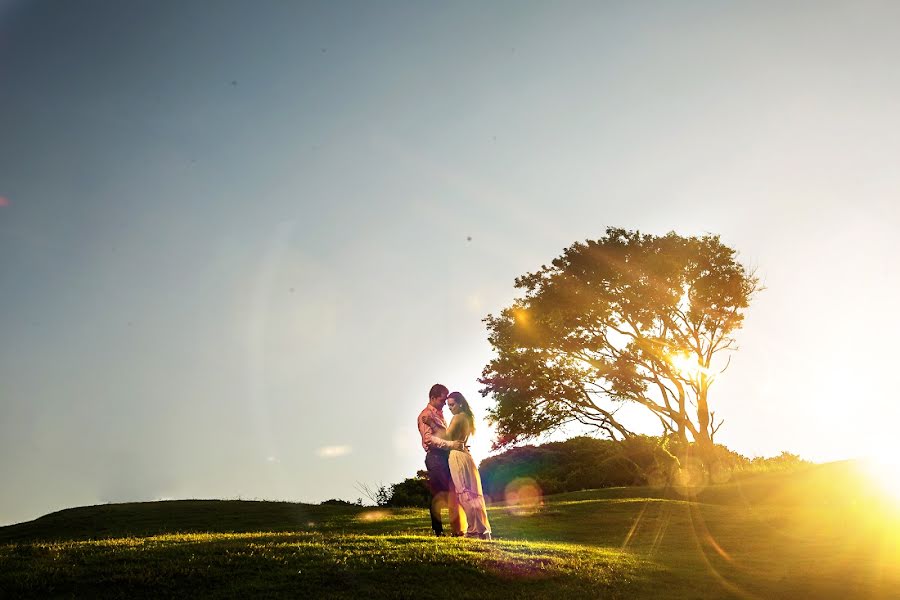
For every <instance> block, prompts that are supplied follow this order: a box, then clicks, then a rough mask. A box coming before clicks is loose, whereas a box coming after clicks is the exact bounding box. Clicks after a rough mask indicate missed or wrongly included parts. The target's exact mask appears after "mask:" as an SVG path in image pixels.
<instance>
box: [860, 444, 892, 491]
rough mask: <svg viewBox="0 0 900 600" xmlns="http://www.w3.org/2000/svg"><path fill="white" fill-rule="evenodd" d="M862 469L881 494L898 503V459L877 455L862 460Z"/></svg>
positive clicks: (887, 454) (885, 454)
mask: <svg viewBox="0 0 900 600" xmlns="http://www.w3.org/2000/svg"><path fill="white" fill-rule="evenodd" d="M862 464H863V468H864V470H865V472H866V474H867V475H868V476H869V478H870V479H871V480H872V481H874V482H875V484H876V485H877V486H878V487H879V488H880V489H881V491H882V493H884V494H885V495H887V496H889V497H890V498H892V499H893V500H894V501H895V502H897V503H900V457H897V456H894V455H892V454H890V453H877V454H874V455H870V456H868V457H867V458H864V459H863V461H862Z"/></svg>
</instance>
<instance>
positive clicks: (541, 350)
mask: <svg viewBox="0 0 900 600" xmlns="http://www.w3.org/2000/svg"><path fill="white" fill-rule="evenodd" d="M515 286H516V288H518V289H519V290H521V291H522V292H523V293H522V295H521V297H519V298H518V299H516V300H515V301H514V302H513V303H512V305H511V306H509V307H507V308H505V309H503V311H502V312H500V314H499V315H497V316H494V315H488V316H487V317H486V318H485V323H486V324H487V328H488V333H489V338H488V339H489V341H490V343H491V345H492V346H493V347H494V350H495V351H496V357H495V358H494V359H493V360H492V361H491V362H490V363H489V364H488V365H487V366H486V367H485V368H484V372H483V375H482V379H481V380H480V381H481V383H482V384H483V385H484V386H485V387H484V389H482V391H481V393H482V395H484V396H487V395H488V394H490V395H492V396H493V398H494V400H495V404H494V406H493V407H492V408H491V409H490V411H489V419H490V420H491V421H492V422H493V423H494V424H495V425H496V426H497V434H498V437H497V441H496V442H495V446H496V447H498V448H499V447H503V446H507V445H510V444H513V443H515V442H518V441H521V440H526V439H529V438H534V437H537V436H539V435H541V434H543V433H545V432H548V431H552V430H554V429H556V428H558V427H560V426H562V425H564V424H567V423H570V422H578V423H582V424H587V425H593V426H595V427H597V428H598V429H599V430H601V431H603V432H605V433H606V434H607V435H608V436H609V437H611V438H613V439H623V438H627V437H630V436H632V435H634V434H633V432H632V431H631V430H630V429H629V428H628V424H627V423H622V422H620V420H619V419H617V416H616V411H617V409H618V408H619V407H621V406H622V403H625V402H632V403H637V404H639V405H640V406H643V407H645V408H646V409H647V410H648V411H650V412H651V413H652V414H653V415H655V416H656V417H657V418H658V420H659V423H660V425H661V427H662V434H663V435H666V436H675V437H677V439H679V440H681V441H683V442H696V443H697V444H698V445H699V446H700V450H701V452H702V453H705V452H706V451H709V450H711V449H712V446H713V437H714V435H715V433H716V431H717V430H718V428H719V427H720V426H721V424H722V421H721V419H720V420H718V421H717V420H716V415H715V412H714V411H713V410H712V409H711V407H710V399H709V389H710V386H711V385H712V384H713V382H714V381H715V377H716V375H717V374H718V373H720V372H721V371H723V370H724V369H725V368H727V366H728V361H730V354H731V351H732V350H734V349H735V348H736V346H735V339H734V337H733V336H734V332H735V331H736V330H737V329H739V328H740V326H741V324H742V322H743V319H744V310H745V309H746V308H747V306H748V305H749V302H750V300H751V298H752V296H753V295H754V293H755V292H757V291H758V290H759V289H760V287H759V281H758V279H757V278H756V277H755V276H754V275H753V273H752V272H751V271H749V270H748V269H747V268H746V267H744V266H743V265H741V264H740V263H739V262H738V261H737V259H736V256H735V251H734V250H733V249H732V248H729V247H728V246H726V245H724V244H723V243H722V242H721V241H720V239H719V237H718V236H713V235H707V236H703V237H682V236H679V235H677V234H675V233H669V234H667V235H664V236H654V235H647V234H641V233H640V232H636V231H626V230H623V229H616V228H609V229H607V230H606V235H605V236H604V237H603V238H601V239H599V240H588V241H586V242H584V243H576V244H574V245H572V246H571V247H570V248H568V249H566V250H565V251H564V252H563V254H562V255H561V256H560V257H559V258H557V259H555V260H554V261H553V262H552V264H551V265H549V266H547V265H544V266H542V267H541V268H540V270H538V271H536V272H534V273H529V274H526V275H523V276H522V277H519V278H518V279H516V282H515Z"/></svg>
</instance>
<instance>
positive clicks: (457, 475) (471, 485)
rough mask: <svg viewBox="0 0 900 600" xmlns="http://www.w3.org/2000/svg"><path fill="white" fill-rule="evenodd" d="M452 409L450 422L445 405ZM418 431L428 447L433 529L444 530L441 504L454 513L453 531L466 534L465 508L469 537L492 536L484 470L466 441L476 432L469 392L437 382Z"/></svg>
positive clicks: (426, 451) (421, 417)
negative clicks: (463, 528) (451, 390)
mask: <svg viewBox="0 0 900 600" xmlns="http://www.w3.org/2000/svg"><path fill="white" fill-rule="evenodd" d="M445 405H446V406H447V407H448V408H449V409H450V412H451V413H453V418H452V419H451V420H450V425H447V424H446V421H444V406H445ZM418 426H419V434H420V435H421V436H422V447H423V448H424V449H425V468H426V469H427V470H428V487H429V489H430V490H431V529H432V530H433V531H434V534H435V535H438V536H440V535H443V533H444V526H443V524H442V523H441V507H442V506H443V505H445V504H446V505H447V508H448V510H449V512H450V529H451V531H452V534H453V535H454V536H460V535H463V530H462V518H461V515H460V512H461V511H460V509H462V512H464V513H465V517H466V523H467V524H468V528H467V529H466V532H465V536H466V537H476V538H481V539H487V540H489V539H491V525H490V523H488V518H487V511H486V510H485V507H484V494H483V492H482V490H481V475H479V474H478V467H476V466H475V461H474V460H472V456H471V455H470V454H469V449H468V448H467V447H466V442H467V441H468V439H469V436H470V435H472V434H473V433H475V418H474V415H473V414H472V409H471V408H469V403H468V402H467V401H466V399H465V397H464V396H463V395H462V394H460V393H459V392H453V393H452V394H451V393H449V390H448V389H447V388H446V387H444V386H443V385H441V384H439V383H437V384H435V385H433V386H431V390H430V391H429V392H428V406H426V407H425V409H424V410H423V411H422V412H421V413H419V419H418Z"/></svg>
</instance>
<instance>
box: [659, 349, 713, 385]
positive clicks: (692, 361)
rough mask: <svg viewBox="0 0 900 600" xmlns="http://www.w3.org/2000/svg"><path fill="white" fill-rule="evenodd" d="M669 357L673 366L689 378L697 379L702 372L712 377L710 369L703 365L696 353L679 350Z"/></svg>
mask: <svg viewBox="0 0 900 600" xmlns="http://www.w3.org/2000/svg"><path fill="white" fill-rule="evenodd" d="M668 359H669V362H670V363H671V364H672V367H674V368H675V370H676V371H678V373H680V374H681V375H683V376H685V377H687V378H688V379H697V378H698V377H699V376H700V375H701V374H702V375H706V376H708V377H712V374H711V373H710V370H709V369H707V368H706V367H704V366H703V365H701V364H700V362H699V361H698V360H697V357H696V356H694V355H691V354H688V353H681V352H679V353H676V354H670V355H669V356H668Z"/></svg>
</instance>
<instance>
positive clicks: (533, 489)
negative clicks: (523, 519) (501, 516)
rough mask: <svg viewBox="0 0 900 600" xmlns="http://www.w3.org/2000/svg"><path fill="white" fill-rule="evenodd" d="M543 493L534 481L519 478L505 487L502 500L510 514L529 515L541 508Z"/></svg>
mask: <svg viewBox="0 0 900 600" xmlns="http://www.w3.org/2000/svg"><path fill="white" fill-rule="evenodd" d="M543 496H544V494H543V492H542V491H541V488H540V486H539V485H538V484H537V482H535V480H534V479H531V478H528V477H520V478H518V479H513V480H512V481H510V482H509V484H508V485H507V486H506V490H505V492H504V499H505V500H506V505H507V506H508V507H509V508H510V512H512V513H513V514H515V515H523V514H531V513H533V512H534V511H536V510H537V509H538V508H540V507H541V506H543V504H544V499H543Z"/></svg>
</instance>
